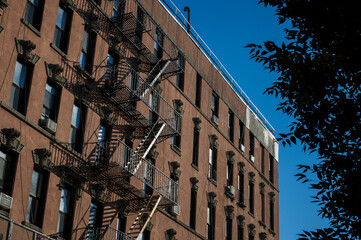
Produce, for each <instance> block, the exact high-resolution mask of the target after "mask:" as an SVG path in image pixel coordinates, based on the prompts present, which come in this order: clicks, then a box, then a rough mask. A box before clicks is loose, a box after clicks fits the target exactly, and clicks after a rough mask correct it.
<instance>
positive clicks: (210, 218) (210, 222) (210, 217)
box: [206, 202, 216, 240]
mask: <svg viewBox="0 0 361 240" xmlns="http://www.w3.org/2000/svg"><path fill="white" fill-rule="evenodd" d="M215 212H216V208H215V207H214V206H213V205H212V204H211V203H210V202H208V207H207V232H206V234H207V235H206V239H208V240H215V236H214V233H215V231H214V227H215Z"/></svg>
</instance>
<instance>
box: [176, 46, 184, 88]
mask: <svg viewBox="0 0 361 240" xmlns="http://www.w3.org/2000/svg"><path fill="white" fill-rule="evenodd" d="M177 64H178V66H179V68H180V69H181V72H180V73H179V74H178V75H177V77H176V82H175V84H176V85H177V87H179V89H180V90H182V91H184V70H185V69H184V68H185V59H184V56H183V54H182V53H181V52H178V59H177Z"/></svg>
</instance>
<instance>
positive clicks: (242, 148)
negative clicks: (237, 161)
mask: <svg viewBox="0 0 361 240" xmlns="http://www.w3.org/2000/svg"><path fill="white" fill-rule="evenodd" d="M240 149H241V151H242V152H244V151H245V148H244V145H243V144H241V145H240Z"/></svg>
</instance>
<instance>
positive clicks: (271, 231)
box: [268, 228, 276, 236]
mask: <svg viewBox="0 0 361 240" xmlns="http://www.w3.org/2000/svg"><path fill="white" fill-rule="evenodd" d="M268 232H269V233H270V234H272V235H273V236H276V233H275V232H274V231H273V230H272V229H270V228H269V229H268Z"/></svg>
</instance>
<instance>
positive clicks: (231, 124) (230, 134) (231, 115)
mask: <svg viewBox="0 0 361 240" xmlns="http://www.w3.org/2000/svg"><path fill="white" fill-rule="evenodd" d="M227 123H228V138H229V140H230V141H231V142H233V140H234V113H233V111H232V110H231V109H229V110H228V121H227Z"/></svg>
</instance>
